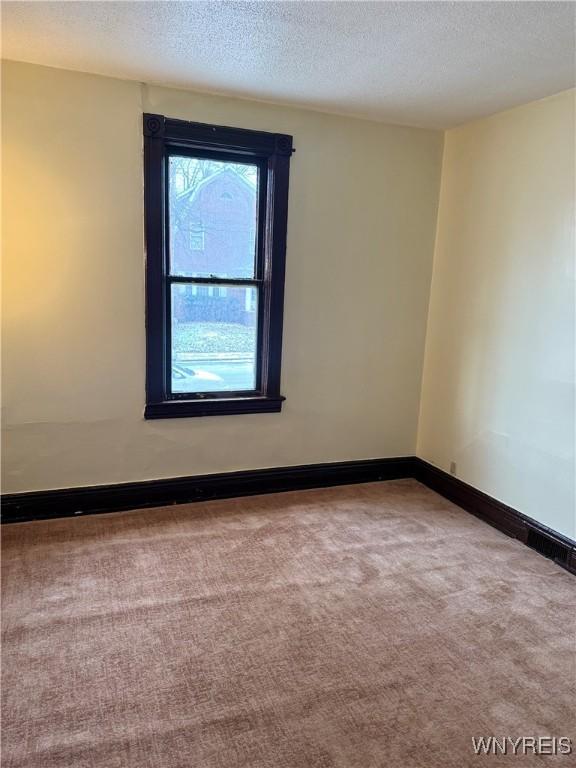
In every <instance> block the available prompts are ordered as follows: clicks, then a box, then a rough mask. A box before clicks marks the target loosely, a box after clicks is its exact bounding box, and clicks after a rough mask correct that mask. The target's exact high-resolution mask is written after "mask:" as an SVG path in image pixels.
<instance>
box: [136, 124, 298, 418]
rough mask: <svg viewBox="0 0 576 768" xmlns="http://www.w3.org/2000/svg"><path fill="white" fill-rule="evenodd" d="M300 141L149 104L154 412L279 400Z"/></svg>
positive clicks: (277, 403)
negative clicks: (153, 109) (180, 115)
mask: <svg viewBox="0 0 576 768" xmlns="http://www.w3.org/2000/svg"><path fill="white" fill-rule="evenodd" d="M292 152H293V149H292V137H291V136H287V135H285V134H275V133H265V132H262V131H249V130H244V129H236V128H225V127H221V126H213V125H205V124H202V123H192V122H186V121H184V120H175V119H170V118H166V117H164V116H162V115H150V114H145V115H144V186H145V190H144V191H145V218H146V222H145V223H146V344H147V362H146V410H145V416H146V418H150V419H158V418H172V417H179V416H207V415H210V414H234V413H259V412H272V411H280V409H281V407H282V401H283V400H284V397H283V396H282V395H281V392H280V364H281V347H282V320H283V301H284V271H285V256H286V224H287V212H288V174H289V165H290V157H291V155H292Z"/></svg>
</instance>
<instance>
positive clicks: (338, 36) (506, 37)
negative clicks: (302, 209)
mask: <svg viewBox="0 0 576 768" xmlns="http://www.w3.org/2000/svg"><path fill="white" fill-rule="evenodd" d="M575 11H576V5H575V4H574V3H571V2H456V3H452V2H368V3H366V2H311V1H310V2H306V1H304V0H301V1H300V2H217V1H215V0H213V1H212V2H175V1H174V0H173V1H172V2H3V3H2V16H3V19H2V21H3V25H2V26H3V29H2V42H3V50H2V55H3V57H4V58H6V59H14V60H18V61H28V62H35V63H39V64H47V65H50V66H55V67H64V68H66V69H77V70H82V71H85V72H96V73H100V74H105V75H112V76H116V77H124V78H130V79H136V80H143V81H147V82H152V83H164V84H168V85H175V86H179V87H186V88H193V89H194V88H195V89H198V90H206V91H213V92H217V93H225V94H233V95H238V96H244V97H252V98H257V99H263V100H270V101H275V102H281V103H289V104H296V105H300V106H305V107H310V108H314V109H320V110H325V111H329V112H339V113H344V114H352V115H357V116H361V117H368V118H372V119H377V120H384V121H388V122H393V123H402V124H407V125H420V126H429V127H437V128H445V127H450V126H454V125H457V124H459V123H463V122H466V121H468V120H472V119H474V118H477V117H481V116H484V115H488V114H491V113H493V112H498V111H500V110H502V109H506V108H509V107H512V106H515V105H517V104H522V103H524V102H527V101H532V100H534V99H538V98H542V97H544V96H547V95H550V94H552V93H557V92H558V91H561V90H564V89H566V88H569V87H571V86H572V85H573V84H574V72H575V64H574V38H575V32H574V28H575V24H574V18H575Z"/></svg>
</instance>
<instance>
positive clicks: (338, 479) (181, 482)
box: [2, 456, 414, 523]
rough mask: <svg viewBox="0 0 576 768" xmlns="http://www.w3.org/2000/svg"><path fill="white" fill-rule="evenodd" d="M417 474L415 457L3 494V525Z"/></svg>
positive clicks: (390, 478)
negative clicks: (415, 472) (415, 471)
mask: <svg viewBox="0 0 576 768" xmlns="http://www.w3.org/2000/svg"><path fill="white" fill-rule="evenodd" d="M413 475H414V458H413V457H412V456H406V457H399V458H392V459H367V460H364V461H343V462H338V463H331V464H308V465H304V466H298V467H279V468H275V469H256V470H249V471H243V472H225V473H222V474H217V475H216V474H215V475H197V476H195V477H174V478H168V479H165V480H146V481H141V482H135V483H121V484H118V485H95V486H89V487H84V488H65V489H62V490H55V491H32V492H29V493H10V494H5V495H3V496H2V522H3V523H21V522H26V521H30V520H47V519H50V518H54V517H71V516H73V515H86V514H96V513H101V512H119V511H120V510H125V509H140V508H142V507H161V506H165V505H168V504H184V503H190V502H195V501H207V500H210V499H226V498H231V497H233V496H253V495H257V494H261V493H277V492H280V491H297V490H303V489H306V488H323V487H328V486H332V485H349V484H353V483H370V482H374V481H377V480H398V479H400V478H404V477H413Z"/></svg>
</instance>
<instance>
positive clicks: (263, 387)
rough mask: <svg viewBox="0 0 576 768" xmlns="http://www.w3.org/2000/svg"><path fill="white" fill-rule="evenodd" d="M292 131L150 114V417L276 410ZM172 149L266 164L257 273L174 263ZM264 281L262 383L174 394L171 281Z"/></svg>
mask: <svg viewBox="0 0 576 768" xmlns="http://www.w3.org/2000/svg"><path fill="white" fill-rule="evenodd" d="M293 151H294V150H293V148H292V136H288V135H286V134H279V133H267V132H263V131H251V130H246V129H241V128H228V127H223V126H216V125H206V124H203V123H193V122H188V121H185V120H176V119H172V118H167V117H164V116H163V115H152V114H145V115H144V208H145V231H146V408H145V411H144V417H145V418H146V419H169V418H179V417H188V416H209V415H222V414H240V413H272V412H278V411H280V410H281V408H282V401H283V400H284V399H285V398H284V397H283V396H282V395H281V394H280V369H281V358H282V323H283V312H284V273H285V262H286V225H287V218H288V180H289V170H290V157H291V155H292V152H293ZM171 154H183V155H186V154H188V155H190V156H191V157H211V158H213V159H216V160H218V159H222V160H232V159H233V160H236V161H239V162H243V161H244V162H247V163H252V164H256V165H258V168H259V179H260V181H259V191H258V194H259V198H258V203H257V205H258V211H259V216H258V236H257V247H256V251H257V252H256V270H255V275H254V279H249V280H248V279H242V278H241V279H238V280H231V279H227V278H226V279H223V278H222V279H218V278H213V277H207V278H187V277H177V276H170V275H169V269H168V260H169V253H168V250H169V245H168V220H167V217H168V184H167V163H168V158H169V157H170V155H171ZM201 282H205V283H210V284H212V285H218V284H221V285H240V286H256V287H257V288H258V291H259V303H258V304H259V305H258V348H257V360H256V381H257V384H256V389H255V390H254V391H248V392H217V393H190V394H181V393H174V394H172V393H171V387H170V378H169V377H170V371H171V357H172V356H171V349H170V344H171V341H170V287H171V285H172V284H173V283H183V284H186V283H192V284H198V283H201Z"/></svg>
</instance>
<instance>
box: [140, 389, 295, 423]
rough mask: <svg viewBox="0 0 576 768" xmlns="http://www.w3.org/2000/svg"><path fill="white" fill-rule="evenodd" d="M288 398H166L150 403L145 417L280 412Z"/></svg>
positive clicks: (167, 417)
mask: <svg viewBox="0 0 576 768" xmlns="http://www.w3.org/2000/svg"><path fill="white" fill-rule="evenodd" d="M285 399H286V398H285V397H282V395H278V396H274V397H273V396H269V397H234V398H230V399H229V400H227V399H226V398H222V397H220V398H214V399H210V400H209V399H197V400H165V401H164V402H161V403H148V405H147V406H146V409H145V411H144V418H145V419H177V418H182V417H190V416H224V415H227V414H228V415H229V414H242V413H279V412H280V411H281V410H282V403H283V402H284V400H285Z"/></svg>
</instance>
